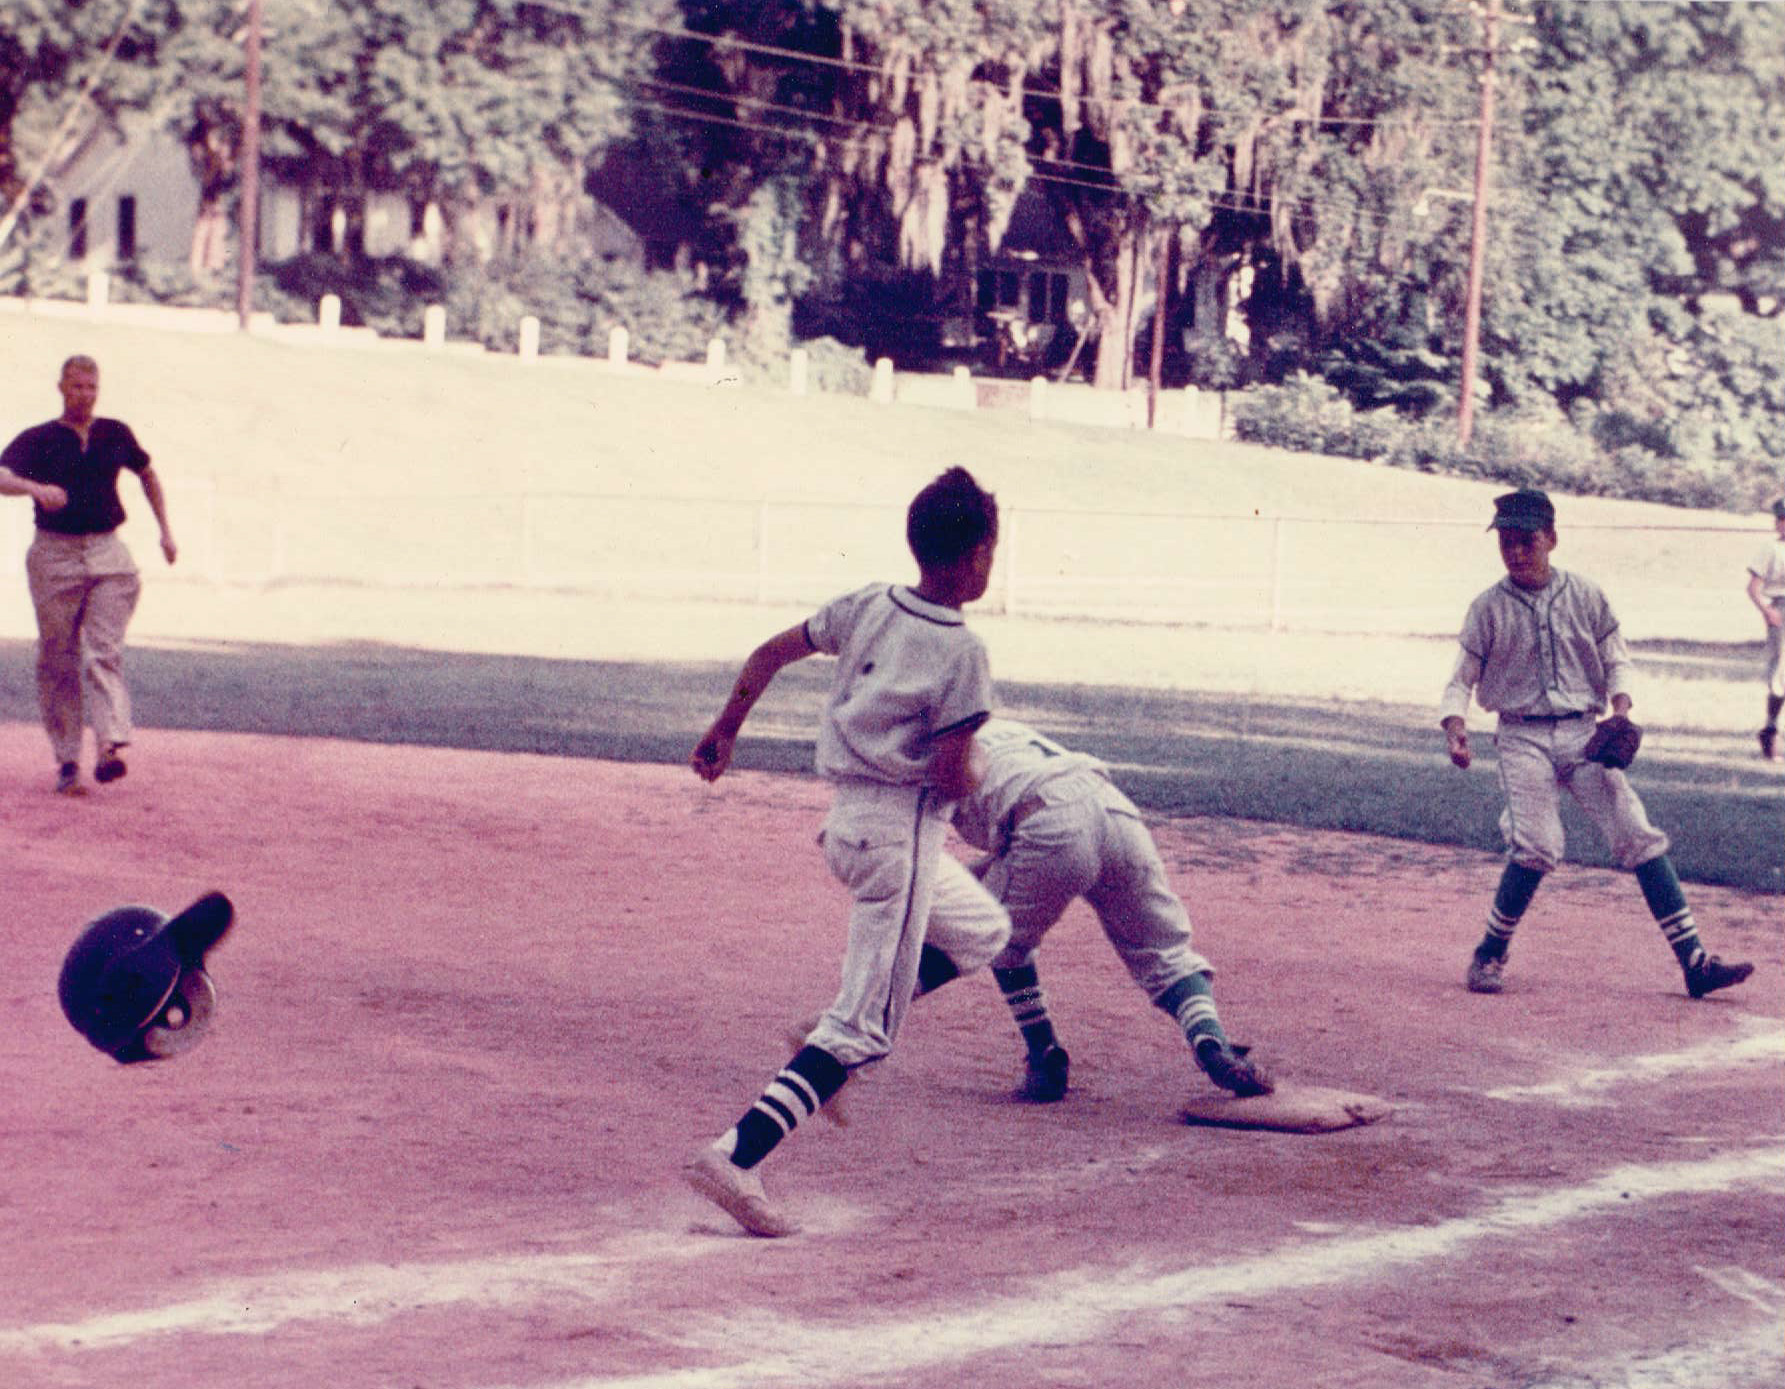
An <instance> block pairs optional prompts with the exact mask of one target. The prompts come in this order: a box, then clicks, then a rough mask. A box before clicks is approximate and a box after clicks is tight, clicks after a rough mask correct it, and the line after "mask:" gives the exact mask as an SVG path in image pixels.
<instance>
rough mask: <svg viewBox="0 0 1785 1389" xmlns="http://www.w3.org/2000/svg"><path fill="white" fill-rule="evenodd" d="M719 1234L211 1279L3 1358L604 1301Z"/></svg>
mask: <svg viewBox="0 0 1785 1389" xmlns="http://www.w3.org/2000/svg"><path fill="white" fill-rule="evenodd" d="M718 1243H719V1241H716V1240H700V1239H672V1238H669V1237H666V1236H665V1235H663V1234H661V1233H658V1232H652V1233H651V1234H649V1235H640V1236H628V1237H626V1238H623V1239H619V1240H615V1241H613V1242H611V1243H610V1244H608V1245H607V1246H605V1247H604V1249H603V1250H602V1251H600V1252H598V1253H580V1254H540V1255H522V1256H513V1257H505V1258H492V1259H471V1260H462V1261H458V1262H451V1263H436V1264H407V1265H399V1266H396V1267H392V1266H391V1265H389V1264H357V1265H352V1266H349V1267H346V1268H339V1269H328V1270H320V1271H317V1272H311V1273H286V1274H277V1275H272V1276H268V1277H266V1278H246V1279H237V1280H232V1281H230V1282H226V1283H218V1284H216V1285H214V1286H213V1287H211V1288H210V1289H209V1290H208V1291H207V1292H205V1293H204V1294H202V1295H201V1296H199V1297H195V1298H190V1299H188V1300H186V1301H183V1302H173V1303H168V1304H166V1305H164V1306H160V1307H144V1308H140V1309H137V1310H135V1311H128V1312H108V1313H103V1314H101V1315H99V1316H93V1317H88V1318H86V1319H84V1320H82V1321H73V1322H55V1323H44V1324H41V1325H38V1326H26V1327H16V1328H10V1329H0V1355H4V1354H21V1353H29V1352H34V1351H42V1350H48V1349H60V1350H81V1351H85V1350H107V1349H113V1348H116V1347H118V1346H123V1345H131V1344H134V1343H136V1342H138V1341H142V1340H146V1339H147V1338H149V1337H151V1336H161V1335H173V1334H178V1333H189V1334H196V1335H214V1336H259V1335H265V1334H266V1333H268V1332H271V1331H275V1330H277V1329H278V1328H280V1327H282V1326H285V1325H287V1324H289V1323H292V1322H302V1321H330V1322H336V1323H341V1324H345V1325H349V1326H376V1325H378V1324H379V1323H381V1322H385V1321H389V1320H390V1319H391V1318H392V1317H395V1316H397V1315H399V1314H401V1313H404V1312H411V1311H417V1310H421V1309H425V1308H430V1307H460V1306H464V1307H475V1306H484V1307H493V1308H503V1307H515V1306H528V1305H531V1304H533V1303H536V1302H539V1301H542V1300H544V1299H545V1298H547V1297H549V1296H551V1295H554V1294H568V1295H570V1296H573V1297H576V1298H579V1299H581V1300H583V1301H586V1302H604V1301H607V1300H609V1299H610V1298H611V1297H612V1296H613V1295H614V1294H615V1293H617V1292H620V1291H623V1290H624V1289H625V1288H626V1287H627V1286H628V1285H629V1282H630V1279H631V1277H632V1270H633V1269H634V1268H635V1267H637V1266H638V1265H640V1264H652V1263H657V1264H668V1263H672V1262H674V1261H676V1260H679V1259H690V1258H695V1257H698V1256H700V1255H702V1254H705V1253H708V1252H711V1250H712V1249H713V1247H714V1246H715V1245H717V1244H718Z"/></svg>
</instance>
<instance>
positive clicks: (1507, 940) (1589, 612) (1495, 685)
mask: <svg viewBox="0 0 1785 1389" xmlns="http://www.w3.org/2000/svg"><path fill="white" fill-rule="evenodd" d="M1488 528H1489V529H1490V530H1492V531H1494V532H1495V533H1496V535H1497V536H1498V538H1499V543H1500V559H1501V562H1502V563H1503V564H1504V565H1505V566H1506V577H1505V578H1504V579H1502V580H1501V581H1500V582H1499V583H1497V584H1495V585H1494V586H1493V587H1492V588H1490V589H1488V590H1487V591H1486V592H1485V593H1483V594H1481V595H1480V596H1479V597H1478V598H1476V600H1475V601H1474V602H1473V603H1471V604H1470V605H1469V611H1468V614H1467V615H1466V616H1465V617H1464V619H1463V629H1462V634H1461V638H1460V644H1461V650H1460V651H1459V652H1458V655H1457V662H1456V668H1455V670H1454V672H1453V673H1452V675H1451V677H1450V683H1449V684H1448V685H1447V686H1446V687H1445V690H1444V697H1443V700H1442V703H1441V705H1440V710H1439V717H1440V722H1441V724H1442V726H1443V728H1444V732H1445V735H1446V737H1447V739H1448V741H1449V750H1450V760H1451V761H1452V762H1453V763H1455V764H1456V765H1457V766H1458V767H1464V768H1466V767H1468V766H1469V763H1470V761H1471V754H1470V750H1469V734H1468V730H1467V726H1466V722H1465V715H1466V714H1467V712H1468V708H1469V699H1470V695H1471V693H1473V695H1474V697H1475V699H1476V701H1477V702H1478V703H1479V704H1480V705H1481V707H1482V708H1484V709H1486V710H1488V711H1490V712H1492V713H1495V714H1498V715H1499V725H1498V728H1497V729H1496V731H1495V734H1494V746H1495V748H1496V749H1497V750H1498V752H1499V757H1500V786H1501V789H1502V791H1503V792H1504V793H1505V796H1506V808H1505V810H1504V812H1503V813H1502V814H1501V816H1500V830H1501V833H1502V834H1503V835H1504V836H1505V838H1506V854H1507V864H1506V868H1505V870H1504V872H1503V873H1502V874H1501V876H1500V886H1499V889H1498V891H1496V892H1495V894H1494V901H1493V905H1492V906H1491V907H1489V909H1488V919H1487V932H1486V934H1485V935H1484V936H1483V937H1482V939H1481V943H1480V944H1479V945H1477V946H1476V947H1475V954H1474V957H1473V958H1472V959H1471V960H1470V963H1469V972H1468V986H1469V988H1470V989H1471V990H1472V991H1473V992H1475V993H1499V992H1500V990H1501V987H1502V984H1501V975H1502V973H1503V971H1504V969H1505V967H1506V959H1507V952H1508V948H1509V947H1510V946H1511V944H1512V936H1513V932H1514V931H1515V930H1516V929H1517V927H1518V923H1519V921H1520V919H1521V918H1522V917H1523V916H1524V914H1525V909H1526V908H1527V907H1529V906H1530V904H1531V899H1532V897H1533V896H1534V895H1535V894H1536V891H1537V887H1538V885H1539V884H1540V883H1541V882H1542V881H1543V875H1544V874H1545V873H1548V872H1549V871H1550V870H1551V869H1553V868H1554V867H1556V865H1557V864H1559V863H1560V862H1561V861H1562V853H1563V848H1564V844H1563V833H1562V817H1561V793H1562V791H1563V790H1566V791H1567V792H1568V793H1569V795H1571V796H1572V797H1573V798H1574V800H1575V802H1576V803H1577V804H1578V805H1579V806H1580V807H1581V809H1582V810H1584V811H1585V812H1586V814H1587V816H1588V818H1590V819H1591V820H1592V821H1593V823H1594V824H1595V825H1597V826H1598V827H1599V831H1600V833H1601V834H1603V835H1604V836H1605V840H1606V843H1607V844H1608V845H1609V846H1610V848H1611V851H1612V856H1613V857H1614V858H1615V859H1616V861H1617V862H1618V864H1619V866H1620V867H1623V868H1628V869H1632V870H1633V871H1634V872H1635V874H1636V881H1637V883H1638V885H1639V886H1640V887H1641V888H1642V894H1643V898H1644V900H1645V901H1646V902H1647V903H1648V906H1649V910H1650V911H1651V912H1652V913H1653V914H1654V917H1655V921H1656V923H1657V924H1658V925H1659V926H1660V927H1661V931H1662V934H1663V935H1664V936H1665V937H1666V938H1667V943H1668V945H1670V946H1671V947H1672V948H1673V953H1674V956H1675V958H1676V959H1677V960H1678V961H1679V964H1680V969H1681V972H1682V973H1683V974H1684V976H1685V982H1686V991H1687V992H1688V993H1689V994H1691V995H1692V997H1693V998H1703V997H1704V996H1705V995H1706V994H1708V993H1711V992H1713V991H1714V990H1716V989H1724V988H1728V987H1729V986H1730V985H1732V984H1739V983H1741V982H1742V980H1744V979H1746V978H1747V977H1748V976H1749V975H1750V974H1751V973H1753V970H1754V967H1753V965H1751V964H1725V963H1724V962H1723V961H1721V960H1719V959H1718V958H1717V957H1716V956H1715V955H1711V954H1709V953H1707V952H1706V950H1705V948H1704V946H1703V944H1702V943H1701V942H1700V940H1699V937H1698V926H1697V924H1696V922H1694V920H1693V918H1692V910H1691V908H1690V907H1688V906H1687V904H1686V897H1685V893H1684V892H1683V891H1682V890H1681V887H1680V880H1679V875H1678V874H1676V873H1675V872H1674V868H1673V864H1672V862H1671V861H1670V860H1669V859H1668V857H1667V850H1668V844H1669V841H1668V838H1667V836H1666V835H1665V834H1663V833H1662V832H1661V831H1660V830H1658V829H1656V828H1655V827H1654V826H1653V825H1652V824H1650V823H1649V818H1648V814H1647V812H1646V811H1645V810H1644V809H1643V804H1642V801H1641V800H1640V799H1639V798H1638V796H1637V794H1636V791H1635V790H1634V788H1632V787H1631V785H1630V783H1629V781H1628V780H1627V779H1626V778H1625V776H1624V773H1623V770H1622V767H1623V766H1625V765H1628V760H1629V758H1630V757H1632V756H1634V754H1635V743H1636V741H1637V737H1638V735H1639V732H1640V731H1639V730H1637V729H1636V728H1635V725H1633V724H1630V723H1629V719H1628V715H1629V712H1630V706H1631V698H1630V691H1629V685H1630V676H1631V672H1632V669H1633V666H1632V662H1631V659H1630V652H1629V648H1628V647H1627V646H1626V644H1625V642H1624V637H1623V633H1622V632H1621V631H1620V630H1619V628H1618V619H1617V617H1616V616H1615V615H1614V614H1613V612H1612V608H1611V604H1610V602H1609V601H1608V600H1607V599H1606V596H1605V594H1604V593H1603V592H1602V591H1601V590H1600V588H1599V586H1598V585H1597V584H1595V583H1593V582H1592V581H1591V580H1589V579H1585V578H1582V577H1581V576H1580V575H1579V574H1574V573H1571V572H1568V571H1566V570H1562V569H1557V568H1555V567H1554V566H1552V565H1551V564H1550V554H1551V552H1552V551H1553V550H1554V549H1555V548H1556V509H1555V507H1554V505H1553V504H1552V503H1551V502H1550V499H1549V497H1548V496H1547V495H1545V494H1544V493H1543V492H1541V491H1539V490H1538V489H1536V488H1534V487H1527V488H1521V489H1519V490H1518V491H1516V492H1509V493H1507V494H1505V495H1504V496H1501V497H1497V498H1495V500H1494V519H1493V521H1492V522H1491V523H1490V524H1489V527H1488ZM1608 707H1609V708H1610V710H1611V713H1612V718H1611V719H1609V720H1607V725H1608V726H1609V729H1611V730H1616V731H1617V732H1618V734H1619V735H1620V738H1621V739H1623V740H1624V741H1625V744H1626V746H1625V750H1624V751H1623V752H1622V753H1621V754H1617V753H1614V754H1612V755H1610V756H1608V757H1606V759H1605V760H1604V761H1601V760H1595V759H1596V755H1597V754H1596V748H1597V746H1598V745H1597V744H1596V743H1595V741H1594V739H1595V733H1596V731H1597V728H1598V724H1597V720H1598V718H1599V716H1600V715H1601V714H1602V713H1604V712H1605V710H1606V709H1607V708H1608ZM1604 741H1606V740H1605V739H1604V738H1601V739H1600V740H1599V742H1604Z"/></svg>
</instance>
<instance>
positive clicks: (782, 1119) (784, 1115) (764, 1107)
mask: <svg viewBox="0 0 1785 1389" xmlns="http://www.w3.org/2000/svg"><path fill="white" fill-rule="evenodd" d="M773 1089H774V1087H773V1086H772V1085H771V1086H770V1087H769V1089H768V1090H764V1091H763V1092H762V1094H761V1095H760V1096H759V1097H758V1098H757V1101H756V1103H755V1104H753V1105H751V1106H750V1107H751V1108H752V1109H754V1110H755V1111H756V1112H757V1113H759V1114H764V1115H767V1116H768V1117H769V1118H770V1119H772V1120H774V1121H775V1125H776V1127H778V1128H779V1129H780V1130H781V1136H782V1137H783V1138H785V1137H786V1136H787V1135H788V1134H790V1133H792V1132H793V1131H794V1129H796V1128H798V1127H799V1122H800V1121H799V1116H798V1115H796V1114H795V1113H794V1112H793V1110H791V1109H789V1108H788V1107H787V1105H786V1104H784V1103H783V1102H782V1101H781V1100H780V1098H779V1097H777V1096H775V1095H773V1094H771V1093H770V1091H771V1090H773Z"/></svg>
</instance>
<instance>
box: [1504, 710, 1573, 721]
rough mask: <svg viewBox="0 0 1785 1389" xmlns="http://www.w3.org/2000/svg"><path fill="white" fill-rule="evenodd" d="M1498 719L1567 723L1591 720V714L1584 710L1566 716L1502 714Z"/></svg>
mask: <svg viewBox="0 0 1785 1389" xmlns="http://www.w3.org/2000/svg"><path fill="white" fill-rule="evenodd" d="M1500 717H1501V718H1503V719H1509V720H1511V721H1512V722H1513V723H1567V722H1568V721H1569V720H1570V719H1586V718H1591V717H1592V714H1591V712H1590V711H1588V710H1586V709H1576V710H1574V711H1573V712H1572V713H1567V714H1502V715H1500Z"/></svg>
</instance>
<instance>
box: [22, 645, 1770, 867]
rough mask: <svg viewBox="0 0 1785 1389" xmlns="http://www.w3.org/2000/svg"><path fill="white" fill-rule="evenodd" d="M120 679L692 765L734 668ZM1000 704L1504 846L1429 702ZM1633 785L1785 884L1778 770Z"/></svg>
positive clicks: (180, 705) (155, 663) (254, 662)
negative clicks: (1455, 762) (1454, 760)
mask: <svg viewBox="0 0 1785 1389" xmlns="http://www.w3.org/2000/svg"><path fill="white" fill-rule="evenodd" d="M1673 645H1675V646H1678V645H1681V644H1680V643H1674V644H1673ZM1683 654H1689V655H1690V656H1691V658H1692V659H1694V660H1698V661H1702V662H1704V663H1707V665H1712V666H1715V665H1719V664H1720V663H1721V662H1723V661H1725V660H1733V659H1734V656H1733V655H1732V654H1730V653H1726V652H1723V651H1721V650H1720V649H1717V648H1711V647H1708V646H1707V647H1703V648H1701V649H1699V650H1697V651H1696V652H1693V653H1683ZM1742 654H1743V655H1744V656H1745V655H1746V653H1742ZM32 661H33V650H32V645H31V643H29V642H20V641H12V642H0V717H5V718H7V719H11V720H14V721H16V722H20V723H26V724H30V723H34V722H35V721H36V706H35V696H34V678H33V674H32ZM128 673H129V678H130V681H131V686H132V690H133V692H134V696H135V701H136V715H137V720H138V722H139V724H140V725H141V726H142V727H144V728H157V727H160V728H180V729H209V730H217V731H225V732H241V733H261V734H272V735H287V736H294V737H312V738H341V739H348V740H356V741H363V742H380V743H410V744H420V745H426V746H436V747H457V748H467V749H482V750H488V751H497V752H524V753H539V754H545V755H550V756H560V757H601V758H608V759H611V760H615V761H629V762H664V763H678V762H682V761H684V760H685V759H686V758H687V756H688V753H689V750H690V749H691V748H692V746H693V744H694V742H695V740H696V739H697V738H698V736H699V735H700V733H701V731H702V730H703V729H704V728H705V727H706V725H707V722H708V721H709V720H710V719H711V717H712V715H713V714H714V713H715V712H716V711H717V710H718V708H719V706H720V705H721V703H722V702H723V701H724V699H725V696H726V694H727V692H728V691H729V689H730V687H731V682H732V679H733V678H734V676H735V671H734V670H733V668H732V667H731V666H729V665H719V664H713V663H684V664H676V663H636V662H612V661H568V660H549V659H542V658H537V657H521V656H489V655H467V654H459V653H444V652H433V651H418V650H415V649H412V648H405V647H398V646H389V645H383V644H377V643H348V644H337V645H332V646H307V647H293V646H285V645H276V644H264V645H259V644H239V643H232V644H202V645H200V644H194V645H191V646H180V647H171V646H164V647H142V648H136V649H133V650H132V651H131V652H130V654H129V658H128ZM828 679H829V667H828V663H824V662H811V663H809V664H802V665H796V666H793V667H790V668H788V669H787V670H786V671H784V672H783V673H782V674H781V676H780V677H778V679H777V680H776V683H775V687H774V690H773V692H772V694H771V695H770V697H769V698H768V699H766V700H765V701H764V702H763V703H762V704H759V705H758V706H757V708H756V710H755V712H754V713H753V714H752V716H751V721H750V725H749V727H748V730H747V734H746V736H745V737H744V738H743V739H742V740H741V741H740V742H739V744H738V748H737V753H736V757H735V761H734V765H735V766H738V767H741V768H750V769H754V770H763V771H774V772H789V773H802V774H803V773H808V772H809V771H810V769H811V765H812V733H813V729H814V728H815V727H816V724H817V720H818V716H819V713H820V711H821V709H822V707H823V702H824V698H825V693H826V689H827V685H828ZM998 692H999V696H1000V699H1001V700H1002V701H1003V710H1002V712H1005V713H1007V714H1009V715H1010V716H1012V717H1015V718H1019V719H1022V720H1024V721H1025V722H1028V723H1032V724H1034V725H1036V726H1037V727H1038V728H1041V729H1042V730H1044V731H1046V732H1048V733H1050V734H1052V735H1054V736H1056V737H1058V738H1060V739H1061V740H1063V741H1064V742H1066V743H1067V744H1068V745H1070V746H1072V747H1075V748H1078V749H1081V750H1083V751H1085V752H1089V753H1092V754H1093V755H1095V756H1097V757H1100V758H1102V759H1104V760H1105V761H1106V762H1108V763H1109V764H1110V765H1111V766H1112V768H1113V769H1114V771H1115V775H1116V778H1117V780H1118V781H1119V782H1120V783H1121V784H1122V786H1123V787H1124V789H1126V790H1127V791H1128V792H1129V794H1130V795H1131V796H1133V797H1134V799H1135V800H1136V802H1138V803H1139V804H1140V805H1141V806H1143V807H1144V808H1146V809H1148V810H1150V811H1155V812H1158V813H1160V814H1167V815H1223V816H1234V817H1239V818H1243V819H1251V820H1264V821H1273V822H1280V823H1289V824H1297V825H1306V826H1310V827H1313V828H1322V829H1339V830H1355V831H1363V832H1368V833H1375V834H1385V835H1392V836H1396V837H1400V838H1406V839H1414V840H1422V841H1426V842H1430V843H1439V844H1455V845H1463V846H1467V847H1473V848H1480V849H1487V850H1495V849H1498V848H1499V846H1500V838H1499V831H1498V819H1499V813H1500V796H1499V787H1498V781H1497V778H1496V776H1495V774H1494V760H1493V754H1492V749H1491V740H1490V739H1489V738H1487V737H1483V736H1480V735H1478V737H1477V747H1478V749H1479V755H1478V758H1477V762H1476V765H1475V767H1474V768H1473V769H1472V770H1471V771H1470V772H1469V773H1468V774H1464V773H1461V772H1458V771H1457V770H1456V769H1455V768H1453V767H1452V766H1451V765H1450V763H1449V761H1448V759H1447V758H1446V757H1445V756H1444V749H1443V744H1442V740H1441V738H1440V736H1439V734H1438V732H1437V730H1436V728H1435V727H1434V726H1433V716H1432V711H1431V709H1429V708H1425V707H1416V706H1403V705H1391V704H1381V703H1361V702H1345V701H1295V700H1283V699H1276V700H1272V699H1266V698H1263V697H1240V696H1233V695H1211V694H1199V693H1191V692H1162V691H1157V690H1137V689H1124V688H1119V687H1118V688H1110V687H1103V686H1082V685H1041V684H1019V683H1014V682H1001V683H1000V685H999V687H998ZM1637 784H1638V786H1639V788H1640V790H1641V791H1642V794H1643V797H1644V799H1645V801H1646V803H1647V805H1648V808H1649V812H1650V815H1651V817H1652V818H1653V819H1654V820H1655V822H1656V823H1657V824H1659V825H1661V826H1662V827H1664V828H1666V829H1668V830H1669V831H1670V832H1671V833H1672V834H1673V835H1674V837H1675V840H1676V844H1675V848H1674V858H1675V862H1676V863H1677V864H1678V865H1679V868H1680V871H1681V872H1682V874H1684V875H1686V876H1687V877H1690V878H1694V879H1697V880H1699V881H1709V882H1718V883H1725V884H1728V885H1731V886H1739V887H1747V888H1755V889H1760V890H1763V891H1785V805H1782V802H1781V800H1780V796H1779V790H1780V786H1779V778H1778V776H1777V775H1776V773H1775V770H1774V769H1772V768H1769V767H1767V766H1765V764H1762V763H1760V762H1759V761H1758V759H1755V760H1754V761H1752V762H1751V763H1740V762H1737V761H1736V760H1734V759H1733V758H1731V759H1707V758H1693V757H1686V756H1677V755H1669V754H1667V753H1666V752H1664V751H1661V750H1646V751H1645V753H1644V757H1643V761H1642V762H1641V763H1640V764H1639V768H1638V776H1637ZM1567 813H1568V815H1569V816H1570V817H1571V818H1570V819H1569V842H1570V847H1571V852H1572V853H1573V854H1574V856H1575V858H1576V860H1577V861H1578V862H1582V863H1589V864H1598V865H1604V864H1605V863H1606V862H1607V860H1606V859H1605V857H1604V854H1603V850H1602V848H1601V846H1600V844H1599V842H1598V837H1597V835H1596V834H1595V833H1594V832H1593V830H1592V829H1591V827H1590V826H1588V825H1586V824H1585V823H1584V822H1581V821H1580V820H1579V819H1578V817H1574V816H1573V815H1572V809H1571V808H1569V809H1568V811H1567Z"/></svg>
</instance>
